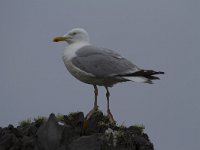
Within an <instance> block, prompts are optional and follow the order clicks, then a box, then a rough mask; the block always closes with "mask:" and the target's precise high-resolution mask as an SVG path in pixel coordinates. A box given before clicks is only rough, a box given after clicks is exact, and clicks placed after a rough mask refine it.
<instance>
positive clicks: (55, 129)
mask: <svg viewBox="0 0 200 150" xmlns="http://www.w3.org/2000/svg"><path fill="white" fill-rule="evenodd" d="M63 131H64V128H63V127H62V126H60V125H59V124H58V123H57V119H56V116H55V115H54V114H50V116H49V119H48V121H47V122H46V123H45V124H44V125H43V126H41V127H40V128H39V130H38V132H37V136H38V142H39V145H40V146H41V149H44V150H57V149H58V148H59V147H60V143H61V139H62V133H63Z"/></svg>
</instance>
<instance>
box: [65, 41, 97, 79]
mask: <svg viewBox="0 0 200 150" xmlns="http://www.w3.org/2000/svg"><path fill="white" fill-rule="evenodd" d="M87 45H89V44H88V43H82V42H79V43H74V44H70V45H69V46H68V47H66V48H65V50H64V54H63V61H64V64H65V66H66V68H67V69H68V71H69V72H70V73H71V74H72V75H73V76H74V77H76V78H77V79H78V80H80V81H82V82H85V83H90V80H91V79H90V78H89V77H90V76H91V77H92V76H93V75H92V74H90V73H86V72H84V71H82V70H80V69H79V68H77V67H76V66H74V65H73V63H72V62H71V59H72V58H73V57H76V51H77V50H78V49H80V48H81V47H84V46H87Z"/></svg>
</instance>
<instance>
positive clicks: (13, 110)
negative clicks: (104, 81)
mask: <svg viewBox="0 0 200 150" xmlns="http://www.w3.org/2000/svg"><path fill="white" fill-rule="evenodd" d="M199 6H200V5H199V1H198V0H190V1H188V0H140V1H139V0H134V1H132V0H126V1H121V0H112V1H107V0H101V1H94V0H85V1H81V0H73V1H72V0H71V1H70V0H67V1H66V0H59V1H58V0H57V1H55V0H34V1H26V0H17V1H14V0H13V1H11V0H1V1H0V21H1V23H0V126H7V125H8V124H9V123H12V124H14V125H17V122H18V121H20V120H23V119H26V118H29V117H36V116H38V115H44V116H47V115H48V114H50V113H51V112H54V113H63V114H68V113H69V112H73V111H84V112H85V113H87V112H88V111H89V110H90V109H91V108H92V105H93V99H94V98H93V87H92V86H90V85H86V84H83V83H81V82H79V81H77V80H76V79H75V78H74V77H72V76H71V75H70V74H69V73H68V71H67V70H66V68H65V66H64V64H63V62H62V59H61V57H62V53H63V49H64V47H65V46H66V44H65V43H53V42H52V39H53V37H55V36H58V35H63V34H65V33H66V32H67V31H68V30H70V29H72V28H74V27H82V28H85V29H86V30H87V31H88V33H89V34H90V38H91V42H92V43H93V44H95V45H97V46H101V47H106V48H110V49H114V50H116V51H117V52H119V53H120V54H122V55H123V56H125V57H127V58H128V59H129V60H131V61H132V62H133V63H135V64H136V65H138V66H139V67H142V68H147V69H155V70H158V71H165V72H166V74H165V75H164V76H161V80H160V81H156V83H155V84H154V85H147V84H136V83H132V82H129V83H123V84H118V85H116V86H114V87H113V88H112V89H110V92H111V110H112V113H113V115H114V117H115V119H116V120H117V121H118V123H119V124H122V123H124V124H125V125H131V124H135V123H139V124H144V125H145V127H146V129H145V131H146V132H147V133H148V134H149V136H150V139H151V141H152V142H153V143H154V146H155V149H157V150H169V149H170V150H188V149H200V145H199V141H200V119H199V114H200V101H199V98H200V96H199V85H200V70H199V64H200V59H199V57H200V51H199V50H200V44H199V43H200V30H199V27H200V19H199V14H200V7H199ZM99 92H100V95H99V106H100V109H101V110H103V111H104V112H106V98H105V89H104V88H100V91H99Z"/></svg>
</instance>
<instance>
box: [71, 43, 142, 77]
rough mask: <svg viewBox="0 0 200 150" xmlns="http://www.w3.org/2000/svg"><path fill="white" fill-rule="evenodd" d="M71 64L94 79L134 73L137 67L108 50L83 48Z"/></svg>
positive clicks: (92, 47) (91, 47) (90, 47)
mask: <svg viewBox="0 0 200 150" xmlns="http://www.w3.org/2000/svg"><path fill="white" fill-rule="evenodd" d="M76 55H77V56H76V57H74V58H72V63H73V65H75V66H76V67H77V68H79V69H81V70H83V71H85V72H87V73H91V74H93V75H94V76H96V77H110V76H118V75H125V74H129V73H134V72H136V71H138V70H139V68H138V67H137V66H135V65H134V64H132V63H131V62H130V61H128V60H127V59H125V58H123V57H121V56H120V55H119V54H117V53H115V52H113V51H112V50H109V49H103V48H97V47H94V46H85V47H83V48H81V49H79V50H78V51H77V53H76Z"/></svg>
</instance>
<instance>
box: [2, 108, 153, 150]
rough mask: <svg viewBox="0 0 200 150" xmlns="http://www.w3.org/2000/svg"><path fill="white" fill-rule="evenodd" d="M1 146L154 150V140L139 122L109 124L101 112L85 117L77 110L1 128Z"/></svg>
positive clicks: (17, 149)
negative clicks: (137, 124) (68, 113)
mask: <svg viewBox="0 0 200 150" xmlns="http://www.w3.org/2000/svg"><path fill="white" fill-rule="evenodd" d="M0 150H153V144H152V143H151V142H150V141H149V138H148V136H147V134H145V133H143V127H142V126H136V125H135V126H130V127H124V126H116V125H111V124H109V121H108V119H107V117H105V116H103V113H102V112H96V113H95V114H94V115H93V116H92V117H91V118H90V120H88V121H85V120H84V115H83V113H82V112H77V113H73V114H70V115H66V116H62V117H60V118H58V117H56V116H55V115H54V114H50V116H49V118H48V119H47V120H45V119H43V120H39V121H38V120H35V121H34V122H30V123H29V124H21V125H20V126H18V127H16V128H15V127H14V126H12V125H9V126H8V127H5V128H0Z"/></svg>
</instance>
